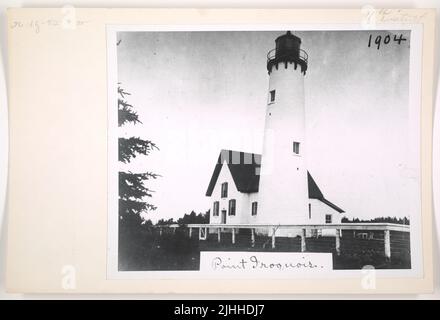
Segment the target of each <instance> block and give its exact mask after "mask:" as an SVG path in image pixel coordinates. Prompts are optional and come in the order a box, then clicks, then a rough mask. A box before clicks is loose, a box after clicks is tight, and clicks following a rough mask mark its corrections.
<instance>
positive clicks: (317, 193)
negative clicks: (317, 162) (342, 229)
mask: <svg viewBox="0 0 440 320" xmlns="http://www.w3.org/2000/svg"><path fill="white" fill-rule="evenodd" d="M307 182H308V185H309V198H310V199H318V200H320V201H321V202H323V203H325V204H326V205H328V206H329V207H331V208H333V209H335V210H336V211H338V212H339V213H343V212H344V210H342V209H341V208H339V207H338V206H337V205H335V204H333V203H331V202H330V201H328V200H327V199H326V198H325V197H324V195H323V194H322V192H321V190H320V189H319V187H318V185H317V184H316V182H315V180H314V179H313V177H312V175H311V174H310V172H308V171H307Z"/></svg>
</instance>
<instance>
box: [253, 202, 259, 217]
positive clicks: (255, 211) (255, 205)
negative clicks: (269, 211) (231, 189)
mask: <svg viewBox="0 0 440 320" xmlns="http://www.w3.org/2000/svg"><path fill="white" fill-rule="evenodd" d="M257 207H258V203H257V202H252V215H253V216H256V215H257Z"/></svg>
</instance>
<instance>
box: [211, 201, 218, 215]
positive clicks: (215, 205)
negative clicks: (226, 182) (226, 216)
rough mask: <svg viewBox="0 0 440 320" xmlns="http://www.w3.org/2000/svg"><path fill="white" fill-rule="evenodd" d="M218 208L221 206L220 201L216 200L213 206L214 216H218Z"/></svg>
mask: <svg viewBox="0 0 440 320" xmlns="http://www.w3.org/2000/svg"><path fill="white" fill-rule="evenodd" d="M218 208H219V202H218V201H215V202H214V208H212V215H213V216H218Z"/></svg>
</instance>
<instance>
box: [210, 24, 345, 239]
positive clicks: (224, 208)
mask: <svg viewBox="0 0 440 320" xmlns="http://www.w3.org/2000/svg"><path fill="white" fill-rule="evenodd" d="M275 43H276V45H275V49H273V50H271V51H269V53H268V55H267V71H268V73H269V90H268V101H267V106H266V123H265V129H264V130H265V131H264V142H263V153H262V154H256V153H249V152H243V151H238V150H228V149H223V150H221V151H220V153H219V155H218V159H217V163H216V165H215V167H214V171H213V173H212V176H211V179H210V181H209V185H208V189H207V190H206V196H208V197H211V201H212V207H211V211H210V212H211V213H210V220H209V221H210V224H224V225H228V224H231V225H234V227H235V226H237V225H240V224H244V225H247V226H249V225H256V226H258V225H263V226H262V227H261V228H256V232H257V233H260V234H268V233H272V234H273V233H274V228H275V229H277V231H276V234H277V235H278V236H287V237H295V236H296V235H297V234H296V232H299V230H300V229H298V228H297V229H295V228H290V227H286V225H302V224H331V223H340V222H341V213H343V212H344V210H342V209H341V208H339V207H338V206H336V205H335V204H333V203H332V202H330V201H329V200H328V199H326V198H325V197H324V194H323V192H322V191H321V189H320V188H319V187H318V184H317V183H316V181H315V179H314V178H313V177H312V175H311V173H310V172H309V171H308V169H307V163H306V151H307V145H306V134H305V99H304V78H305V76H306V71H307V64H308V59H307V53H306V52H305V51H304V50H301V48H300V47H301V39H300V38H298V37H296V36H295V35H293V34H291V33H290V32H287V33H286V34H284V35H281V36H280V37H278V38H277V39H276V40H275ZM268 226H269V227H268ZM278 229H279V230H278ZM213 232H217V231H215V230H214V231H213ZM315 234H316V235H317V234H318V233H317V231H316V232H315ZM319 234H321V235H333V236H334V235H335V231H334V230H321V231H320V233H319ZM310 235H312V234H310Z"/></svg>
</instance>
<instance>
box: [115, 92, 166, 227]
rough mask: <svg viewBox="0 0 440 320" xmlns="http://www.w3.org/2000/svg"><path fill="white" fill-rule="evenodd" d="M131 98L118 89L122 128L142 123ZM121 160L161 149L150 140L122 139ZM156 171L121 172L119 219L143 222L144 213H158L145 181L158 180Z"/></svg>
mask: <svg viewBox="0 0 440 320" xmlns="http://www.w3.org/2000/svg"><path fill="white" fill-rule="evenodd" d="M128 95H130V94H129V93H128V92H126V91H124V89H122V88H121V87H118V125H119V127H121V126H123V125H126V124H129V123H131V124H137V123H141V121H140V120H139V117H138V114H137V113H136V111H135V110H134V108H133V106H132V105H131V104H129V103H128V102H127V100H126V96H128ZM118 145H119V161H120V162H122V163H125V164H126V163H130V161H131V160H132V159H133V158H135V157H136V156H137V155H145V156H147V155H149V154H150V152H151V151H153V150H155V149H156V150H159V149H158V147H157V146H156V144H154V143H153V142H152V141H150V140H144V139H141V138H139V137H130V138H123V137H120V138H119V143H118ZM157 177H158V175H157V174H155V173H153V172H144V173H133V172H131V171H126V172H125V171H120V172H119V219H120V221H133V222H136V221H137V222H138V223H141V222H142V218H141V214H142V213H147V212H149V211H152V210H155V209H156V206H154V205H153V204H151V203H149V202H147V201H146V198H150V197H151V196H152V190H151V189H149V188H148V187H146V186H145V182H146V181H147V180H150V179H156V178H157Z"/></svg>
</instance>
